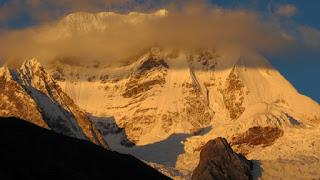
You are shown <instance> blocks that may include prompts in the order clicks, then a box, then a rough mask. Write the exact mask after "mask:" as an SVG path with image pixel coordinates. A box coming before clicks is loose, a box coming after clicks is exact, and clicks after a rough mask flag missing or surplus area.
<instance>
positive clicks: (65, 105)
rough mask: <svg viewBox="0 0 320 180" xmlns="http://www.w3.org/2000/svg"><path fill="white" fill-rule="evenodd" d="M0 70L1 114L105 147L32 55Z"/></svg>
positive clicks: (102, 141)
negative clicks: (17, 66)
mask: <svg viewBox="0 0 320 180" xmlns="http://www.w3.org/2000/svg"><path fill="white" fill-rule="evenodd" d="M0 72H1V73H0V81H1V83H0V86H1V88H2V90H1V92H0V97H1V99H2V101H1V103H0V106H1V110H0V115H1V116H5V117H9V116H13V117H19V118H23V119H26V120H27V121H29V122H32V123H34V124H36V125H38V126H41V127H44V128H49V129H51V130H53V131H55V132H58V133H61V134H64V135H68V136H71V137H75V138H79V139H86V140H90V141H92V142H93V143H96V144H99V145H101V146H104V147H106V148H107V144H106V143H105V141H104V140H103V138H102V135H101V134H100V132H99V130H98V129H97V128H96V127H95V125H94V124H93V123H92V122H91V121H90V120H89V119H88V117H87V116H86V114H85V113H84V112H83V111H82V110H81V109H80V108H79V107H78V106H77V105H76V104H75V103H74V102H73V100H72V99H71V98H69V97H68V95H67V94H65V93H64V92H63V91H62V90H61V88H60V86H59V85H58V84H57V83H56V82H55V81H54V80H53V78H52V77H51V76H50V75H49V74H48V73H47V72H46V70H45V69H44V68H43V67H42V66H41V64H40V63H39V62H38V61H37V60H36V59H35V58H33V59H29V60H26V61H25V62H23V64H22V65H21V68H20V69H11V68H8V67H2V68H1V70H0Z"/></svg>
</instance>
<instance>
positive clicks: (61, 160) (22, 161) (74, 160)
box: [0, 118, 169, 180]
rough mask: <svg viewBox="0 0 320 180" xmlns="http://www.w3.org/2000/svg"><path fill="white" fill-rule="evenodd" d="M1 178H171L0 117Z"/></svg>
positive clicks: (84, 143) (136, 162)
mask: <svg viewBox="0 0 320 180" xmlns="http://www.w3.org/2000/svg"><path fill="white" fill-rule="evenodd" d="M0 179H1V180H5V179H24V180H25V179H32V180H33V179H70V180H71V179H77V180H80V179H88V180H89V179H90V180H93V179H152V180H154V179H169V178H168V177H166V176H164V175H162V174H161V173H160V172H158V171H157V170H155V169H153V168H151V167H150V166H148V165H146V164H145V163H143V162H142V161H140V160H138V159H136V158H134V157H133V156H130V155H124V154H120V153H116V152H112V151H108V150H105V149H103V148H101V147H99V146H97V145H94V144H93V143H91V142H87V141H83V140H78V139H74V138H71V137H67V136H64V135H60V134H56V133H54V132H52V131H49V130H47V129H43V128H40V127H37V126H35V125H33V124H30V123H28V122H26V121H23V120H20V119H17V118H0Z"/></svg>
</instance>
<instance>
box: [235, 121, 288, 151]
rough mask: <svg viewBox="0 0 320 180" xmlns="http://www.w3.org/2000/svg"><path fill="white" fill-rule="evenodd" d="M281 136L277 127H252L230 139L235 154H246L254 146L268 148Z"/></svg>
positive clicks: (281, 133)
mask: <svg viewBox="0 0 320 180" xmlns="http://www.w3.org/2000/svg"><path fill="white" fill-rule="evenodd" d="M281 136H283V130H281V129H280V128H277V127H260V126H256V127H252V128H249V129H248V131H246V132H244V133H242V134H239V135H236V136H234V137H233V138H232V141H231V145H232V146H233V147H234V148H236V151H237V152H241V153H242V154H247V153H248V152H249V151H250V148H253V147H254V146H259V145H261V146H263V147H266V146H270V145H272V144H273V143H274V141H276V140H277V139H278V138H280V137H281Z"/></svg>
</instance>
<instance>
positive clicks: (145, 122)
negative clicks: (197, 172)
mask: <svg viewBox="0 0 320 180" xmlns="http://www.w3.org/2000/svg"><path fill="white" fill-rule="evenodd" d="M166 13H167V12H166V11H165V10H161V11H158V12H156V13H154V14H141V13H130V14H128V15H119V14H116V13H99V14H90V13H76V14H71V15H68V16H67V17H65V18H64V19H62V20H61V21H59V22H58V23H57V24H56V25H55V26H53V27H52V28H51V29H50V30H49V31H46V32H43V33H42V34H40V35H39V37H42V36H45V35H48V33H55V34H57V35H56V36H54V37H55V38H58V39H59V38H62V39H63V38H68V37H70V36H72V35H73V33H75V32H76V33H77V34H79V33H80V34H82V33H83V34H86V33H88V32H95V31H104V30H105V29H108V27H109V26H108V25H109V24H108V22H109V21H110V19H112V18H115V19H116V20H119V19H121V21H120V20H119V23H131V24H132V23H133V24H141V23H143V22H144V21H147V20H148V21H149V20H154V19H156V18H159V17H165V16H166ZM137 51H138V50H137ZM41 64H42V65H41ZM0 88H1V89H0V98H1V102H0V107H1V108H0V116H5V117H9V116H15V117H19V118H22V119H25V120H27V121H29V122H32V123H34V124H36V125H38V126H40V127H44V128H47V129H51V130H53V131H55V132H57V133H61V134H64V135H67V136H71V137H76V138H79V139H85V140H89V141H91V142H93V143H95V144H97V145H101V146H103V147H105V148H107V149H111V150H115V151H119V152H122V153H128V154H131V155H133V156H135V157H137V158H139V159H141V160H144V161H146V162H148V163H149V164H150V165H151V166H153V167H155V168H158V169H162V170H163V171H168V172H167V174H169V175H170V176H171V177H173V178H176V179H178V178H188V177H190V176H191V173H192V171H193V170H194V169H195V168H196V166H197V164H198V162H199V158H200V151H201V149H202V147H203V146H204V145H205V144H206V143H207V142H208V141H210V140H211V139H214V138H217V137H224V138H226V139H227V141H228V142H229V143H230V144H231V147H232V148H233V149H234V150H235V151H236V152H238V153H242V154H244V155H245V156H246V157H247V158H248V159H250V160H254V170H253V171H252V174H253V176H256V177H261V178H263V179H272V178H293V179H299V178H317V177H319V175H320V172H319V171H318V170H317V169H318V168H317V167H319V166H320V151H319V150H320V141H319V139H320V107H319V104H318V103H317V102H315V101H314V100H312V99H311V98H309V97H306V96H304V95H302V94H300V93H299V92H298V91H297V90H296V89H295V88H294V87H293V86H292V85H291V84H290V82H288V81H287V80H286V79H285V78H284V77H283V76H282V75H281V73H280V72H279V71H277V70H276V69H275V68H274V67H273V66H272V65H271V64H270V63H269V62H268V60H267V59H266V58H265V57H263V55H261V54H260V53H258V52H255V51H251V50H247V49H237V48H230V47H228V48H227V47H220V48H194V49H188V48H186V49H184V48H171V47H159V46H154V47H150V48H146V49H145V50H143V51H139V53H137V55H135V56H134V57H128V60H127V61H126V62H124V63H122V64H116V65H110V64H107V63H105V62H104V61H99V60H95V61H82V60H81V57H57V58H53V60H51V61H46V60H42V61H41V63H40V61H39V60H37V59H35V58H33V59H27V60H25V61H24V62H23V63H22V65H21V67H19V68H12V67H10V66H9V67H2V68H1V69H0ZM124 140H125V143H124ZM297 171H298V172H299V173H296V172H297Z"/></svg>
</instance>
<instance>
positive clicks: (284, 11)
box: [276, 4, 298, 17]
mask: <svg viewBox="0 0 320 180" xmlns="http://www.w3.org/2000/svg"><path fill="white" fill-rule="evenodd" d="M297 12H298V10H297V8H296V7H295V6H294V5H293V4H285V5H280V6H279V7H278V8H277V10H276V14H277V15H279V16H285V17H292V16H294V15H296V14H297Z"/></svg>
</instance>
